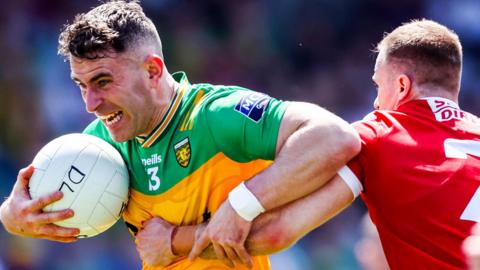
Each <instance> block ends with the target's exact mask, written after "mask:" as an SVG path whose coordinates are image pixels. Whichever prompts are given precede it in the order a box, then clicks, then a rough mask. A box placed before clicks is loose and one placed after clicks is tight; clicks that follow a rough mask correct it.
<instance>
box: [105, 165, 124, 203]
mask: <svg viewBox="0 0 480 270" xmlns="http://www.w3.org/2000/svg"><path fill="white" fill-rule="evenodd" d="M120 169H122V170H121V171H120V170H117V171H116V172H115V175H114V176H113V179H112V181H111V182H110V184H109V185H108V187H107V189H106V191H108V192H110V193H112V194H115V195H117V196H119V197H121V198H128V184H129V183H128V181H125V180H124V179H128V171H127V170H126V168H120Z"/></svg>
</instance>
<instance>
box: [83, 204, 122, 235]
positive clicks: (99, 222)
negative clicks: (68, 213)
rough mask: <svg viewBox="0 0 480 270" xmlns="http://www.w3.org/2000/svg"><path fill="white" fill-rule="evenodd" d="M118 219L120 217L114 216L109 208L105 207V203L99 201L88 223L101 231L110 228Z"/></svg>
mask: <svg viewBox="0 0 480 270" xmlns="http://www.w3.org/2000/svg"><path fill="white" fill-rule="evenodd" d="M117 220H118V218H117V217H116V216H113V215H112V214H111V213H110V212H109V211H108V210H107V209H105V206H104V205H102V204H101V203H99V204H97V205H96V207H95V209H94V210H93V214H92V216H91V217H90V219H89V221H88V224H89V225H90V226H92V227H94V228H95V229H96V230H97V231H98V232H99V233H101V232H104V231H105V230H107V229H108V228H110V227H111V226H112V225H113V224H114V223H115V222H116V221H117Z"/></svg>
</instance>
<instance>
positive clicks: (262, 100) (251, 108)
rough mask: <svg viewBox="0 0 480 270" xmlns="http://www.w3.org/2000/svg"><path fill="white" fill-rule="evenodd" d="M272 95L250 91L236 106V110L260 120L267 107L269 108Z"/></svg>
mask: <svg viewBox="0 0 480 270" xmlns="http://www.w3.org/2000/svg"><path fill="white" fill-rule="evenodd" d="M270 99H271V98H270V97H269V96H267V95H265V94H262V93H258V92H253V91H252V92H249V93H248V94H247V95H245V96H243V97H242V99H241V100H240V101H239V102H238V103H237V105H236V106H235V111H237V112H239V113H241V114H243V115H245V116H247V117H248V118H250V119H251V120H253V121H254V122H258V121H259V120H260V119H261V118H262V116H263V112H264V111H265V108H267V105H268V102H269V101H270Z"/></svg>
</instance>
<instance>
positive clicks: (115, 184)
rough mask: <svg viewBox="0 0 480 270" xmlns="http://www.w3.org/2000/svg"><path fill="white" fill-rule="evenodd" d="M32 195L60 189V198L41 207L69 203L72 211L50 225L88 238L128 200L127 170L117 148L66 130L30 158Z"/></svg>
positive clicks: (111, 220) (55, 207)
mask: <svg viewBox="0 0 480 270" xmlns="http://www.w3.org/2000/svg"><path fill="white" fill-rule="evenodd" d="M33 166H34V167H35V171H34V173H33V176H32V178H31V179H30V183H29V189H30V196H31V197H32V199H35V198H38V197H40V196H43V195H46V194H49V193H52V192H54V191H57V190H60V191H62V192H63V195H64V196H63V198H62V199H61V200H60V201H57V202H55V203H53V204H50V205H48V206H47V207H45V208H44V209H43V211H56V210H62V209H66V208H70V209H72V210H73V211H74V213H75V214H74V216H73V217H71V218H69V219H66V220H64V221H60V222H56V223H55V224H57V225H59V226H63V227H70V228H79V229H80V236H79V237H91V236H95V235H97V234H99V233H101V232H104V231H105V230H107V229H108V228H110V227H111V226H112V225H113V224H115V222H116V221H117V220H118V219H119V218H120V216H121V214H122V211H123V210H124V209H125V207H126V204H127V201H128V184H129V176H128V170H127V168H126V166H125V163H124V162H123V159H122V157H121V155H120V153H119V152H118V151H117V150H116V149H115V148H114V147H113V146H111V145H110V144H108V143H107V142H105V141H103V140H102V139H100V138H97V137H95V136H92V135H87V134H67V135H63V136H61V137H58V138H56V139H54V140H53V141H51V142H49V143H48V144H47V145H45V146H44V147H43V148H42V149H41V150H40V151H39V152H38V154H37V155H36V156H35V158H34V160H33Z"/></svg>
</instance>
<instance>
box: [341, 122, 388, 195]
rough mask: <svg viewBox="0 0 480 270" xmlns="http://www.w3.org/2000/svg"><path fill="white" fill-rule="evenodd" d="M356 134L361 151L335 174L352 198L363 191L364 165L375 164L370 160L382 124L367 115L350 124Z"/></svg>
mask: <svg viewBox="0 0 480 270" xmlns="http://www.w3.org/2000/svg"><path fill="white" fill-rule="evenodd" d="M352 126H353V128H354V129H355V130H356V131H357V132H358V134H359V136H360V140H361V145H362V148H361V151H360V153H359V154H358V155H357V156H355V157H354V158H353V159H352V160H350V161H349V162H348V163H347V165H345V166H344V167H342V168H341V169H340V170H339V171H338V172H337V174H338V175H339V176H340V177H341V178H342V179H343V181H345V183H346V184H347V185H348V186H349V188H350V190H351V191H352V193H353V195H354V197H357V196H358V195H360V193H361V192H362V191H364V179H365V177H364V168H366V166H365V164H369V162H375V161H373V160H371V157H372V151H374V147H375V144H376V142H377V140H378V136H379V135H380V134H381V133H382V128H383V127H382V124H381V123H380V122H378V121H377V118H376V116H375V113H371V114H369V115H367V116H366V117H365V118H364V119H363V120H362V121H358V122H355V123H353V124H352Z"/></svg>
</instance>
